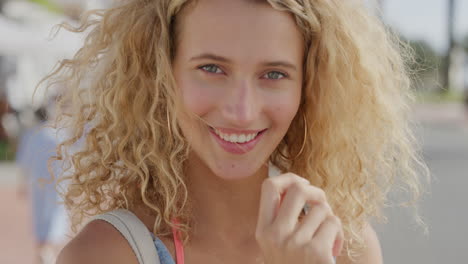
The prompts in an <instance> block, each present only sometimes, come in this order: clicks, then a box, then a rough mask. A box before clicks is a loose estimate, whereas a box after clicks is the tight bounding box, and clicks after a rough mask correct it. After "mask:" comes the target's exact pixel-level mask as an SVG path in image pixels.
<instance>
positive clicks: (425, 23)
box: [383, 0, 468, 53]
mask: <svg viewBox="0 0 468 264" xmlns="http://www.w3.org/2000/svg"><path fill="white" fill-rule="evenodd" d="M455 2H456V7H455V37H456V39H458V40H461V39H462V38H463V37H465V36H467V35H468V0H455ZM447 3H448V0H384V6H383V12H384V16H383V17H384V20H385V22H386V23H387V24H389V25H391V26H392V27H394V28H396V29H397V30H398V31H399V32H401V33H402V34H403V35H404V36H405V37H408V38H410V39H423V40H426V41H428V42H429V44H430V45H431V46H432V47H433V48H434V49H435V50H436V51H437V52H439V53H443V52H445V51H446V50H447V48H448V37H447V31H448V29H447V14H448V7H447V6H448V4H447Z"/></svg>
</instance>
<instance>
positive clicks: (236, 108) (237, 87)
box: [221, 80, 261, 128]
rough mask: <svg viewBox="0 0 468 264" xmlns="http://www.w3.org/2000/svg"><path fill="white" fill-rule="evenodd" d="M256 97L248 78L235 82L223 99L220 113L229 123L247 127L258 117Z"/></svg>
mask: <svg viewBox="0 0 468 264" xmlns="http://www.w3.org/2000/svg"><path fill="white" fill-rule="evenodd" d="M257 99H258V98H256V91H255V86H254V85H253V84H252V82H249V81H248V80H241V81H238V82H236V83H235V84H234V85H233V86H232V87H231V89H229V92H227V93H226V96H225V100H224V101H223V105H222V107H221V109H222V115H223V118H224V119H225V120H226V121H227V122H229V125H232V126H233V127H239V128H247V127H249V126H251V125H252V123H253V122H254V121H255V120H256V119H257V118H258V116H259V113H260V108H261V107H260V102H258V100H257Z"/></svg>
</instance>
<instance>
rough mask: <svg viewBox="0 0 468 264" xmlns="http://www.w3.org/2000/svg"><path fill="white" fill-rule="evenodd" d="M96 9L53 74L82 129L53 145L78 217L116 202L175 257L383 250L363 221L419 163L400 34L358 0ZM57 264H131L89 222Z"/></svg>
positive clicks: (369, 254) (202, 0) (348, 257)
mask: <svg viewBox="0 0 468 264" xmlns="http://www.w3.org/2000/svg"><path fill="white" fill-rule="evenodd" d="M95 14H96V15H98V17H99V19H92V18H91V17H90V16H88V17H87V19H86V20H85V21H86V23H84V24H83V26H82V27H80V28H76V29H73V28H70V29H71V30H74V31H81V32H82V31H84V30H86V29H88V28H92V31H91V32H90V34H89V36H88V38H87V41H86V42H85V45H84V47H83V48H82V49H81V50H80V51H79V52H78V53H77V54H76V56H75V58H74V59H73V60H69V61H64V62H63V63H62V65H61V67H60V68H59V69H57V71H56V72H55V73H53V74H52V76H50V78H53V80H55V81H58V82H63V83H65V84H66V85H67V86H68V88H69V89H70V90H71V95H70V98H71V101H72V104H73V109H75V110H77V111H78V113H79V115H73V113H67V112H65V113H64V114H63V116H68V117H69V118H70V119H69V121H70V124H72V125H73V128H74V130H75V131H76V133H75V137H74V140H78V139H79V138H81V137H85V140H86V146H85V148H84V150H83V151H81V152H78V153H74V154H72V155H67V152H66V148H64V147H67V146H68V145H72V144H73V143H74V140H71V141H68V142H65V143H64V144H63V146H61V148H60V150H62V151H61V152H59V155H58V156H59V157H58V158H64V159H72V161H73V173H72V174H71V175H69V176H68V177H65V178H64V179H65V180H68V181H70V183H69V185H68V186H69V188H68V190H67V192H66V193H65V198H66V201H65V202H66V204H67V206H68V208H69V209H71V212H72V219H73V223H74V226H75V228H77V227H78V226H80V225H82V224H83V223H84V222H85V221H84V220H85V219H86V218H87V217H89V216H93V215H96V214H100V213H104V212H107V211H111V210H114V209H117V208H126V209H128V210H130V211H132V212H133V213H135V214H136V215H137V216H138V217H139V219H141V220H142V221H143V222H144V223H145V225H146V226H147V227H148V229H149V230H151V231H152V233H153V234H154V235H155V236H156V237H157V238H158V239H160V240H158V241H162V242H163V245H165V246H166V247H167V248H168V251H169V253H170V255H171V256H172V258H174V259H175V255H176V250H175V244H174V243H176V245H181V244H183V245H182V246H183V255H184V256H185V262H186V263H267V264H276V263H308V264H310V263H320V264H323V263H333V261H334V257H336V261H337V263H339V264H343V263H382V256H381V252H380V246H379V242H378V238H377V237H376V234H375V232H374V230H373V229H372V227H371V226H370V224H369V223H368V221H369V220H370V219H371V217H375V216H377V217H379V216H381V215H380V209H381V207H382V205H383V203H384V202H385V201H386V194H387V192H388V190H389V189H390V187H391V186H392V183H393V182H396V180H397V178H396V176H397V175H398V176H401V180H400V181H401V182H403V183H405V184H406V185H407V188H408V189H409V190H410V191H411V193H412V194H414V195H415V199H416V198H417V195H418V194H419V182H418V178H417V175H416V170H415V169H416V166H422V167H423V168H424V165H422V163H421V161H420V159H419V158H418V156H417V155H416V152H415V150H414V146H413V136H412V132H411V131H410V130H409V128H408V116H407V115H408V103H409V101H410V100H409V99H410V93H409V79H408V76H407V74H406V72H405V65H404V62H403V59H402V56H401V55H400V51H399V48H400V46H399V44H398V42H396V41H393V40H392V39H391V38H390V35H389V34H387V33H386V31H385V30H384V28H383V26H382V25H381V24H380V23H379V21H378V19H376V18H374V17H373V16H372V15H370V14H368V11H367V10H366V9H365V7H363V5H362V4H361V3H358V1H341V0H326V1H325V0H313V1H312V0H304V1H298V0H297V1H293V0H284V1H281V0H276V1H273V0H270V1H260V0H259V1H253V0H242V1H230V0H198V1H183V0H180V1H175V0H172V1H169V0H161V1H147V0H129V1H126V2H125V4H123V5H121V6H118V7H115V8H113V9H110V10H108V11H106V12H95ZM91 74H92V77H90V76H91ZM85 78H88V79H87V82H86V89H83V88H82V87H83V81H84V79H85ZM276 169H277V170H279V171H280V173H281V175H279V176H277V177H271V178H269V177H268V175H269V173H271V171H272V170H276ZM304 204H306V205H307V206H308V207H309V211H308V213H307V214H302V213H301V211H302V208H303V206H304ZM172 228H175V229H176V230H178V235H176V236H172V235H173V234H172V232H171V229H172ZM176 233H177V232H176ZM173 237H175V238H176V239H173ZM179 239H180V241H179ZM107 252H109V253H110V252H112V253H111V254H109V253H107ZM178 252H179V253H180V251H178ZM58 263H67V264H68V263H137V260H136V258H135V256H134V254H133V253H132V250H131V248H130V246H129V245H128V244H127V242H126V241H125V239H124V238H123V237H122V236H121V235H120V234H119V232H118V231H116V230H115V229H114V228H113V227H112V226H111V225H109V224H107V223H105V222H103V221H91V222H90V223H89V224H87V225H85V226H84V227H83V229H82V230H81V231H80V233H79V234H78V235H77V236H76V237H75V238H74V239H73V240H72V241H71V242H70V243H69V244H68V245H67V246H66V248H65V249H64V250H63V251H62V253H61V255H60V257H59V260H58ZM177 263H178V264H181V263H182V260H181V259H180V258H178V260H177Z"/></svg>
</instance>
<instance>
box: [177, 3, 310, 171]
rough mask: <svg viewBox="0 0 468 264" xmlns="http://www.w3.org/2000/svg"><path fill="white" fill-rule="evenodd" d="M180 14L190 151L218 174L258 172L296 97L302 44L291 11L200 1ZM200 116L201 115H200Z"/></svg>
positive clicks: (181, 84)
mask: <svg viewBox="0 0 468 264" xmlns="http://www.w3.org/2000/svg"><path fill="white" fill-rule="evenodd" d="M185 11H186V12H184V13H183V14H182V15H181V16H180V21H179V23H180V32H179V35H178V46H177V49H176V56H175V59H174V63H173V70H174V75H175V79H176V82H177V87H178V89H180V91H181V92H182V95H183V103H184V107H185V109H186V110H188V112H190V113H192V114H194V115H195V116H198V117H199V118H188V117H187V116H184V117H183V118H182V119H181V120H180V121H179V124H180V127H181V129H182V132H183V134H184V136H185V137H186V138H187V140H188V142H189V144H190V145H191V148H192V152H193V153H192V154H194V155H196V156H197V158H198V159H199V160H200V161H201V162H202V163H203V165H205V166H207V167H208V168H209V169H210V170H211V171H212V172H213V173H214V174H215V175H217V176H218V177H221V178H224V179H239V178H242V177H248V176H250V175H253V174H254V173H255V172H257V171H258V170H259V169H260V168H261V166H262V165H264V164H266V162H267V161H268V158H269V156H270V155H271V153H272V152H273V151H274V149H275V148H276V147H277V145H278V144H279V142H280V141H281V139H282V138H283V137H284V135H285V134H286V132H287V130H288V128H289V125H290V124H291V121H292V120H293V118H294V116H295V115H296V113H297V110H298V108H299V102H300V98H301V87H302V78H303V76H302V67H303V66H302V65H303V57H304V54H303V53H304V46H303V45H304V43H303V38H302V35H301V33H300V31H299V29H298V28H297V26H296V24H295V22H294V19H293V16H292V15H290V14H289V13H287V12H281V11H278V10H275V9H273V7H271V6H270V5H269V4H267V3H266V1H265V3H258V2H257V3H255V1H232V0H200V1H197V3H196V5H195V6H193V7H192V6H189V7H188V9H187V10H185ZM201 120H203V121H204V122H203V121H201Z"/></svg>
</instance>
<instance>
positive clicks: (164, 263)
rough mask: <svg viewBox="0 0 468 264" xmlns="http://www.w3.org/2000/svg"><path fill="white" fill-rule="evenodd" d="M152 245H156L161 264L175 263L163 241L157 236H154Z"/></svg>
mask: <svg viewBox="0 0 468 264" xmlns="http://www.w3.org/2000/svg"><path fill="white" fill-rule="evenodd" d="M154 245H155V246H156V250H157V251H158V255H159V260H160V261H161V264H175V261H174V259H173V258H172V256H171V253H169V250H168V249H167V248H166V246H165V245H164V243H163V242H162V241H161V239H159V238H157V237H156V238H154Z"/></svg>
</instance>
